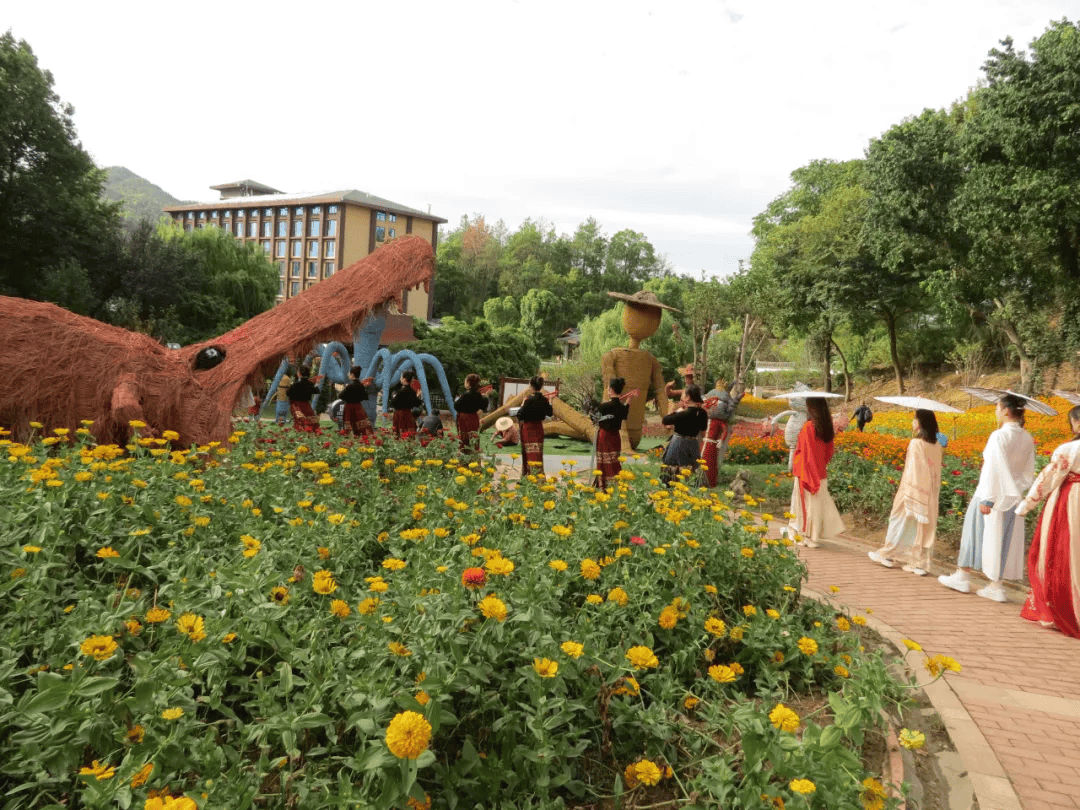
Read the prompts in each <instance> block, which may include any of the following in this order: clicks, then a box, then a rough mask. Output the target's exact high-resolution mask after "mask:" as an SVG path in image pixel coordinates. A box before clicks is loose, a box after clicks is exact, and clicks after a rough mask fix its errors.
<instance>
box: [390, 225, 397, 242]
mask: <svg viewBox="0 0 1080 810" xmlns="http://www.w3.org/2000/svg"><path fill="white" fill-rule="evenodd" d="M396 236H397V228H391V229H390V238H391V239H393V238H394V237H396Z"/></svg>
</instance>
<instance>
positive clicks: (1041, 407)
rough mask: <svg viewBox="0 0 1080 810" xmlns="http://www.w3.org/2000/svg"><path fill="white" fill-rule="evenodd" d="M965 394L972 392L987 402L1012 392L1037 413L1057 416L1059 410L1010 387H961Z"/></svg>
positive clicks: (995, 400)
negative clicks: (1003, 388)
mask: <svg viewBox="0 0 1080 810" xmlns="http://www.w3.org/2000/svg"><path fill="white" fill-rule="evenodd" d="M960 390H961V391H963V392H964V393H965V394H971V395H972V396H974V397H978V398H979V399H985V400H986V401H987V402H997V401H998V400H999V399H1001V398H1002V397H1003V396H1005V395H1006V394H1012V395H1013V396H1014V397H1020V399H1022V400H1024V401H1025V402H1026V403H1027V410H1029V411H1035V413H1041V414H1042V415H1043V416H1057V415H1058V412H1057V411H1055V410H1054V409H1053V408H1051V407H1050V406H1049V405H1047V404H1046V403H1045V402H1039V400H1037V399H1033V398H1031V397H1028V396H1024V395H1023V394H1018V393H1016V392H1015V391H1010V390H1009V389H1007V388H1006V389H1005V390H1001V389H1000V388H961V389H960Z"/></svg>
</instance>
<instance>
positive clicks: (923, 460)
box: [868, 409, 942, 577]
mask: <svg viewBox="0 0 1080 810" xmlns="http://www.w3.org/2000/svg"><path fill="white" fill-rule="evenodd" d="M911 430H912V433H913V434H914V436H915V438H913V439H912V440H911V441H910V442H908V447H907V456H906V457H905V459H904V473H903V475H901V476H900V486H899V487H898V488H897V490H896V497H895V498H893V506H892V512H891V513H890V514H889V528H888V529H887V530H886V532H885V545H883V546H882V547H881V548H879V549H878V550H877V551H871V552H868V555H869V557H870V559H871V560H873V561H874V562H876V563H879V564H881V565H884V566H885V567H886V568H892V567H893V566H894V564H895V561H897V560H902V561H903V563H904V568H903V570H905V571H908V572H910V573H912V574H917V575H918V576H920V577H923V576H926V573H927V572H928V571H929V570H930V555H931V550H932V549H933V547H934V540H935V539H936V538H937V521H938V496H939V493H940V491H941V456H942V448H941V445H940V444H939V443H938V439H937V436H938V423H937V417H936V416H934V412H933V411H927V410H922V409H920V410H917V411H915V418H914V419H912V420H911Z"/></svg>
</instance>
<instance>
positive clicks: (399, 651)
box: [386, 641, 412, 658]
mask: <svg viewBox="0 0 1080 810" xmlns="http://www.w3.org/2000/svg"><path fill="white" fill-rule="evenodd" d="M386 648H387V649H388V650H390V652H392V653H393V654H394V655H398V656H401V657H402V658H408V657H409V656H410V655H412V650H410V649H409V648H408V647H406V646H405V645H404V644H402V643H401V642H400V641H391V642H390V643H389V644H387V645H386Z"/></svg>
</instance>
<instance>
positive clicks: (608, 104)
mask: <svg viewBox="0 0 1080 810" xmlns="http://www.w3.org/2000/svg"><path fill="white" fill-rule="evenodd" d="M1070 15H1072V16H1070ZM1075 15H1076V6H1075V0H1069V2H1065V0H906V1H905V2H895V1H893V2H890V1H889V0H875V1H873V2H868V0H818V2H797V1H796V0H668V2H651V0H640V1H639V0H618V1H617V2H615V1H611V0H576V2H565V1H564V0H547V1H546V2H543V3H540V2H519V0H459V2H446V0H437V1H436V2H429V0H411V2H395V3H390V2H370V0H352V1H351V2H339V1H338V0H323V2H319V3H310V4H309V3H300V2H295V0H294V1H293V2H279V0H262V2H259V3H250V2H235V0H219V1H218V2H217V3H207V4H202V5H199V4H196V5H192V4H190V3H189V4H186V5H185V4H180V5H177V4H175V3H152V2H146V1H145V0H140V1H139V2H115V1H111V0H102V1H101V2H97V3H85V2H79V3H74V2H70V1H69V0H58V2H53V3H29V2H24V3H18V4H12V6H10V7H8V8H7V9H6V11H5V14H4V19H3V22H2V23H0V24H2V25H6V26H8V27H9V28H10V30H11V31H12V33H13V34H14V36H15V37H16V38H17V39H24V40H26V41H27V43H29V45H30V46H31V48H32V49H33V50H34V52H35V54H36V55H37V58H38V63H39V65H40V66H41V67H43V68H45V69H47V70H49V71H51V72H52V74H53V77H54V80H55V89H56V91H57V93H58V94H59V95H60V97H61V99H62V100H63V101H64V102H66V103H70V104H72V105H73V106H74V107H75V115H74V120H75V125H76V127H77V129H78V134H79V138H80V140H81V141H82V144H83V146H84V147H85V148H86V149H87V151H88V152H89V153H90V154H91V155H92V156H93V158H94V160H95V161H96V162H97V163H98V165H100V166H126V167H127V168H128V169H130V170H132V171H133V172H135V173H136V174H139V175H141V176H142V177H145V178H146V179H148V180H149V181H151V182H152V183H154V184H156V185H158V186H161V187H162V188H163V189H165V190H166V191H168V192H169V193H170V194H172V195H174V196H176V197H178V198H180V199H184V200H199V201H207V200H213V199H216V196H217V192H213V191H210V189H209V186H212V185H218V184H221V183H225V182H231V181H235V180H241V179H253V180H256V181H258V182H261V183H265V184H267V185H270V186H272V187H274V188H278V189H281V190H283V191H288V192H306V191H328V190H338V189H359V190H361V191H367V192H369V193H371V194H375V195H378V196H380V197H384V198H387V199H390V200H393V201H395V202H398V203H401V204H403V205H407V206H409V207H412V208H419V209H421V210H427V209H428V206H429V205H430V207H431V208H430V210H431V212H432V213H433V214H436V215H438V216H440V217H443V218H445V219H447V220H449V227H454V226H456V225H457V224H458V222H459V221H460V219H461V217H462V216H463V215H468V216H473V215H476V214H482V215H483V216H484V217H485V218H486V220H487V221H488V222H489V223H493V222H496V221H498V220H502V221H503V222H505V224H506V226H507V227H508V228H509V229H511V230H514V229H516V228H517V227H518V226H519V225H520V223H521V222H522V221H523V220H525V219H526V218H531V219H533V220H534V221H535V220H540V219H542V220H544V221H545V222H548V223H550V224H552V225H553V226H554V227H555V229H556V230H557V231H558V232H559V233H567V234H572V233H573V231H574V230H575V229H576V228H577V226H578V225H579V224H580V223H581V222H583V221H584V220H585V219H586V218H588V217H590V216H591V217H594V218H595V219H596V220H597V221H598V222H599V223H600V225H601V227H602V229H603V231H604V232H605V233H607V235H608V236H611V235H613V234H615V233H616V232H618V231H620V230H623V229H626V228H629V229H632V230H635V231H640V232H641V233H644V234H645V236H646V237H647V238H648V239H649V241H650V242H652V244H653V246H654V247H655V248H656V250H657V252H658V253H660V254H663V255H664V256H666V258H667V260H668V261H669V262H670V264H671V265H672V266H673V267H674V268H675V269H676V270H677V271H678V272H681V273H687V274H692V275H694V276H701V274H704V275H705V276H724V275H727V274H729V273H732V272H734V271H736V270H737V269H738V264H739V261H740V260H745V259H748V258H749V256H750V254H751V252H752V251H753V246H754V243H753V239H752V238H751V237H750V235H749V231H750V228H751V224H752V220H753V217H754V216H755V215H756V214H758V213H760V212H761V211H762V210H763V209H764V208H765V206H766V205H767V204H768V203H769V201H770V200H772V199H774V198H776V197H777V196H779V195H781V194H783V193H784V192H785V191H786V190H787V189H788V188H789V187H790V173H791V172H792V170H794V169H796V168H798V167H799V166H803V165H805V164H807V163H809V162H810V161H812V160H816V159H822V158H828V159H833V160H849V159H853V158H859V157H862V156H863V155H864V152H865V149H866V147H867V146H868V144H869V143H870V140H871V139H873V138H875V137H878V136H880V135H881V134H882V133H884V132H885V131H886V130H888V129H889V128H890V127H891V126H893V125H894V124H897V123H899V122H900V121H902V120H903V119H904V118H905V117H908V116H912V115H917V114H919V113H920V112H921V111H922V110H923V109H925V108H928V107H929V108H941V107H945V106H947V105H949V104H950V103H951V102H953V101H955V100H957V99H960V98H962V97H963V96H964V95H966V93H967V92H968V89H969V88H971V87H973V86H975V84H976V83H977V82H978V81H979V79H980V78H981V76H982V72H981V66H982V64H983V62H984V61H985V59H986V56H987V53H988V52H989V51H990V49H992V48H994V47H997V45H998V43H999V41H1000V40H1001V39H1003V38H1005V37H1009V36H1011V37H1012V38H1013V40H1014V41H1015V42H1016V44H1017V47H1021V48H1025V49H1026V47H1027V46H1028V44H1029V43H1030V42H1031V40H1032V39H1034V38H1036V37H1038V36H1039V35H1040V34H1041V33H1042V32H1043V31H1045V30H1046V28H1047V26H1048V25H1049V23H1050V22H1051V21H1054V20H1059V19H1062V18H1064V17H1069V18H1070V19H1074V18H1075Z"/></svg>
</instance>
